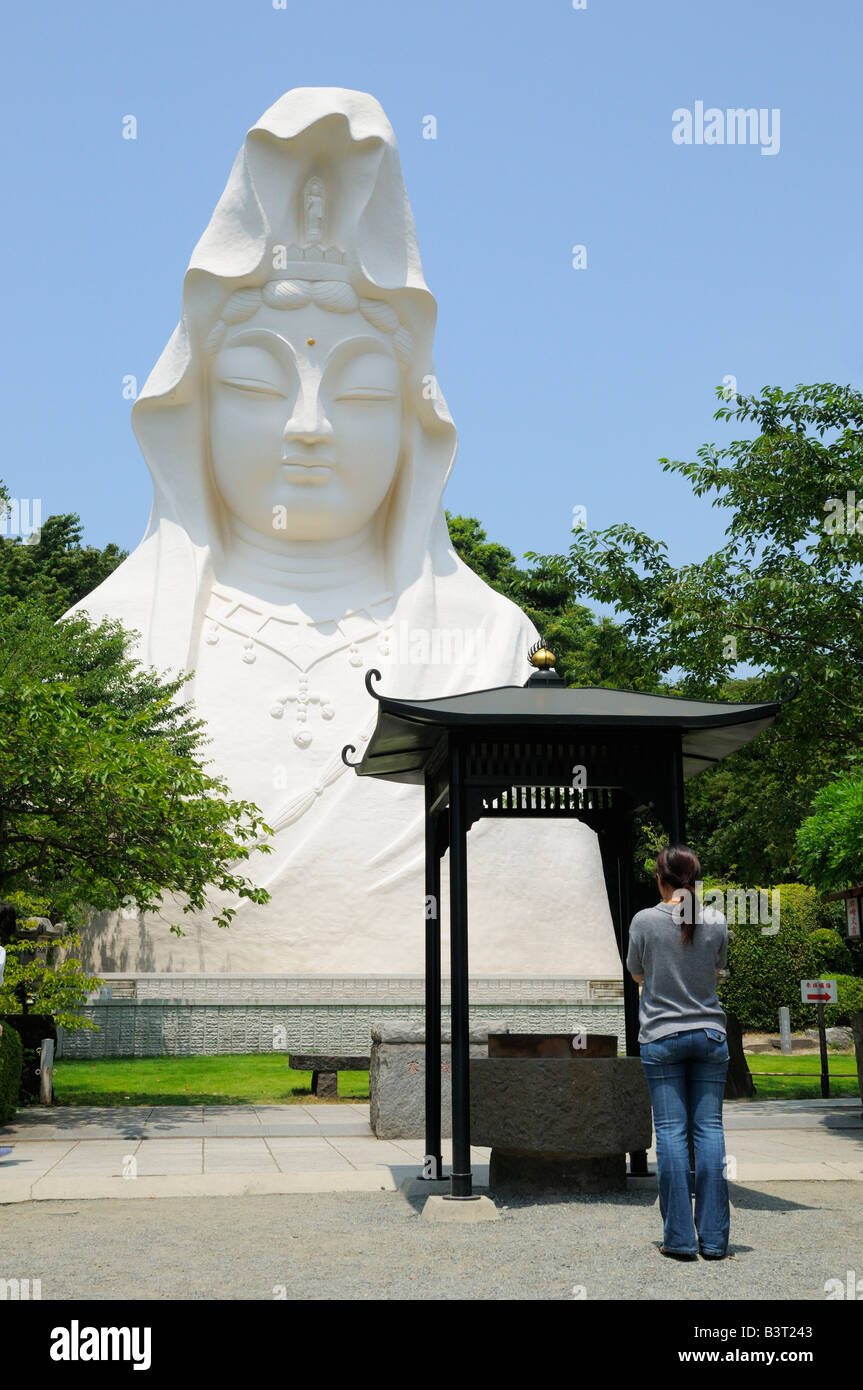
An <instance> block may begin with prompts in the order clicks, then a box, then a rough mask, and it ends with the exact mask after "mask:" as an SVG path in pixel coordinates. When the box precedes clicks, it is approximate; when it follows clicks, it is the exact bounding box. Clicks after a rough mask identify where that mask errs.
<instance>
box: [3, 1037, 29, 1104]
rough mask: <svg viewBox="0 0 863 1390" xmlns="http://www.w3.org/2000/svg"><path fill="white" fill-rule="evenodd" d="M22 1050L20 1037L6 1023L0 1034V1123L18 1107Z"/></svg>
mask: <svg viewBox="0 0 863 1390" xmlns="http://www.w3.org/2000/svg"><path fill="white" fill-rule="evenodd" d="M23 1060H24V1050H23V1048H22V1046H21V1038H20V1036H19V1035H18V1033H16V1031H15V1029H14V1028H10V1027H9V1024H8V1023H4V1024H3V1034H2V1036H0V1124H5V1123H6V1121H7V1120H11V1119H12V1118H13V1116H14V1114H15V1111H16V1110H17V1108H18V1091H19V1089H20V1086H21V1067H22V1065H23Z"/></svg>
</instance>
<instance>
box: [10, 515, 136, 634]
mask: <svg viewBox="0 0 863 1390" xmlns="http://www.w3.org/2000/svg"><path fill="white" fill-rule="evenodd" d="M82 535H83V528H82V526H81V519H80V517H78V516H75V515H71V514H70V515H64V516H49V517H48V519H47V521H45V522H44V524H43V525H42V527H41V531H40V533H39V538H38V540H36V539H28V540H22V539H21V537H19V536H3V537H0V607H2V608H6V607H8V606H10V605H11V604H14V603H23V602H24V601H25V600H28V601H31V600H36V601H37V602H38V603H39V606H40V607H41V608H42V609H43V611H44V612H46V613H47V614H48V615H49V616H50V617H53V618H59V617H60V616H61V614H63V613H65V612H66V611H67V609H69V608H71V607H72V605H73V604H74V603H77V602H78V601H79V599H82V598H84V596H85V595H86V594H89V593H90V592H91V591H92V590H93V589H95V588H96V586H97V585H98V584H101V583H102V580H103V579H107V577H108V575H109V574H110V573H111V571H112V570H114V569H116V567H117V565H119V563H120V561H121V560H124V559H125V558H126V552H125V551H123V550H120V549H119V547H118V546H116V545H114V544H113V543H112V544H110V545H107V546H106V547H105V549H104V550H98V549H96V548H95V547H94V546H85V545H82V544H81V538H82Z"/></svg>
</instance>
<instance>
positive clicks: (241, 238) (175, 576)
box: [78, 87, 536, 696]
mask: <svg viewBox="0 0 863 1390" xmlns="http://www.w3.org/2000/svg"><path fill="white" fill-rule="evenodd" d="M314 176H318V177H320V178H322V180H323V182H324V187H325V189H326V191H327V241H328V243H330V244H333V245H336V246H338V247H339V248H341V250H343V251H344V252H345V253H346V259H347V261H348V264H349V265H350V266H351V267H352V269H353V272H354V275H355V276H356V277H357V278H356V280H355V281H354V284H355V288H358V289H359V291H360V293H361V294H364V295H365V296H366V297H368V298H378V299H384V300H386V301H388V302H389V303H390V304H391V306H392V307H393V308H394V309H395V310H396V312H397V313H398V315H399V317H400V319H401V320H402V322H403V324H404V325H405V326H406V327H407V328H408V330H409V332H410V334H411V337H412V340H413V352H412V356H411V365H410V366H409V368H408V373H409V379H408V382H407V391H408V396H409V398H410V401H411V404H412V409H411V411H410V413H409V415H408V416H407V424H406V439H405V443H404V448H403V454H402V459H401V463H400V467H399V471H398V475H397V478H396V480H395V482H394V484H393V487H392V489H391V492H390V496H389V498H388V500H387V502H386V503H385V506H386V508H387V514H386V518H385V527H384V533H385V536H386V565H387V576H388V582H389V584H390V585H391V588H392V592H393V594H394V596H395V598H396V602H397V608H396V619H397V620H398V619H400V618H401V619H404V618H407V619H408V620H409V623H410V627H411V629H416V628H423V629H425V630H430V629H433V628H441V627H450V628H456V627H461V628H462V629H467V628H471V629H472V630H474V631H479V630H482V632H483V641H482V644H481V648H480V649H481V650H482V652H483V663H482V670H481V671H479V672H472V673H471V678H470V679H466V673H465V672H464V671H461V672H460V671H459V670H458V668H457V667H454V666H453V667H438V668H437V669H436V672H435V677H436V679H435V688H434V690H426V689H425V688H424V687H423V686H422V677H423V668H422V667H421V666H418V665H411V664H410V663H409V662H408V663H407V664H402V665H400V667H399V669H398V692H397V693H399V694H403V695H405V696H407V695H411V694H420V693H422V694H435V695H436V694H446V693H449V691H450V690H452V689H459V688H460V689H465V688H467V687H468V686H473V687H474V688H476V687H477V686H493V685H500V684H507V683H510V682H512V681H518V683H519V684H520V683H521V682H522V681H523V680H524V678H525V674H526V665H525V656H526V648H527V644H528V643H529V642H530V640H532V638H533V637H534V636H535V635H536V634H535V631H534V629H533V627H532V625H531V624H530V623H529V622H528V620H527V619H526V618H525V617H524V616H523V615H522V614H521V613H520V611H519V610H518V609H516V608H515V607H514V605H512V604H510V603H509V602H507V601H506V600H504V599H502V598H501V597H500V595H498V594H497V593H495V592H494V591H493V590H491V589H489V588H488V586H486V585H485V584H483V583H482V582H481V581H479V580H478V579H477V578H476V576H475V575H474V574H473V573H472V572H471V571H470V570H469V569H467V567H466V566H464V565H463V564H462V562H461V561H460V560H459V559H458V558H457V557H456V556H455V554H454V552H453V550H452V547H451V543H450V540H449V536H448V533H447V529H446V523H445V519H444V514H443V504H442V496H443V491H444V487H445V485H446V481H447V478H448V476H449V473H450V470H451V468H452V465H453V461H454V459H455V454H456V447H457V441H456V431H455V426H454V424H453V421H452V418H451V416H450V414H449V411H448V409H447V406H446V403H445V401H444V398H443V395H442V393H441V391H440V389H439V387H437V383H436V378H435V376H434V365H433V360H432V340H433V335H434V324H435V317H436V305H435V300H434V298H433V296H432V295H431V293H430V292H429V290H428V287H427V286H426V283H425V280H424V278H423V271H422V265H421V262H420V256H419V249H418V246H417V239H416V231H415V227H414V221H413V215H412V213H411V208H410V204H409V202H408V197H407V192H406V189H405V186H404V181H403V178H402V171H401V164H400V160H399V155H398V150H397V147H396V142H395V136H394V134H393V131H392V128H391V126H390V124H389V121H388V120H387V118H386V116H385V114H384V112H383V110H382V108H381V106H380V105H379V103H378V102H377V101H376V100H375V99H374V98H373V97H371V96H369V95H367V94H366V93H363V92H352V91H346V90H343V89H341V88H315V87H312V88H297V89H295V90H294V91H291V92H288V93H287V94H286V95H285V96H283V97H281V98H280V100H279V101H277V102H276V103H275V105H273V106H271V107H270V109H269V110H268V111H266V112H265V113H264V115H263V116H262V117H261V119H260V120H259V121H258V122H257V124H256V125H255V126H254V127H253V128H252V129H251V130H250V131H249V133H248V135H247V137H246V140H245V143H244V145H243V147H242V149H241V150H240V152H239V154H238V156H237V158H236V160H235V162H234V166H233V169H232V170H231V174H230V177H229V179H228V183H227V186H226V188H225V191H224V192H223V194H222V196H221V198H220V199H219V202H218V204H217V206H216V209H215V211H214V213H213V216H212V218H211V219H210V223H209V225H208V227H207V229H206V231H205V232H204V234H203V236H202V237H201V239H200V241H199V242H198V244H197V246H196V247H195V250H194V252H193V254H192V257H191V260H190V262H189V267H188V270H187V271H186V275H185V279H184V283H183V301H182V317H181V320H180V323H179V324H178V326H177V328H176V330H175V331H174V333H173V335H172V337H171V339H170V341H169V343H168V345H167V347H166V348H165V350H164V352H163V353H162V355H161V357H160V358H159V361H158V362H157V363H156V366H155V367H154V369H153V371H152V372H151V374H150V376H149V378H148V379H147V382H146V384H145V385H144V387H143V389H142V391H141V394H140V396H139V398H138V400H137V402H136V404H135V406H134V409H133V412H132V420H133V425H134V429H135V433H136V435H137V437H138V441H139V443H140V446H141V449H142V452H143V454H144V457H145V459H146V461H147V465H148V467H149V469H150V472H151V474H152V477H153V482H154V500H153V507H152V512H151V515H150V521H149V526H148V529H147V532H146V535H145V536H144V539H143V540H142V542H141V544H140V545H139V546H138V547H137V549H136V550H135V551H134V552H133V554H132V555H130V557H129V558H128V559H127V560H126V561H125V562H124V563H123V564H122V565H121V566H120V567H119V568H118V570H116V571H115V572H114V574H113V575H111V576H110V577H109V578H108V579H107V580H106V581H105V583H103V584H102V585H101V586H100V587H99V588H98V589H97V590H96V591H95V592H94V593H93V594H91V595H88V596H87V598H85V599H84V600H83V601H82V602H81V603H80V604H79V605H78V607H80V608H82V609H86V610H87V611H89V612H90V613H91V614H92V615H93V616H96V617H98V616H102V615H103V614H106V615H110V616H112V617H117V618H120V619H121V620H122V621H123V622H124V624H125V625H126V626H127V627H128V628H131V629H134V630H136V631H138V632H139V633H141V635H142V639H143V641H142V647H141V652H140V654H141V656H142V657H143V659H144V660H145V661H147V662H148V663H151V664H152V665H154V666H156V667H157V668H158V669H160V670H180V669H184V670H191V669H194V667H195V664H196V663H195V656H196V652H197V650H198V645H199V641H200V636H201V629H202V624H203V621H204V612H205V609H206V606H207V602H208V596H209V590H210V582H211V578H212V573H213V566H214V564H216V563H217V562H218V558H219V553H220V548H221V547H222V545H223V543H224V525H225V523H224V518H223V515H222V506H221V503H220V501H219V499H218V495H217V493H216V490H215V487H214V485H213V483H212V479H211V473H210V465H209V459H208V450H207V430H206V395H205V384H204V383H205V373H204V370H203V367H202V361H201V349H202V345H203V344H204V343H205V341H206V338H207V335H208V333H209V332H210V330H211V329H212V328H213V326H214V324H215V323H216V322H217V321H218V319H219V316H220V313H221V310H222V308H223V307H224V304H225V303H226V301H227V299H228V298H229V297H230V295H231V294H232V293H233V292H234V291H235V290H238V289H241V288H245V287H248V286H253V285H257V286H260V285H263V284H264V283H265V282H266V281H267V280H269V279H272V278H274V270H273V261H272V251H273V247H274V246H290V245H291V244H292V243H294V242H297V243H301V242H302V227H301V225H300V223H301V217H302V207H303V190H304V188H305V187H306V185H307V183H308V180H309V179H310V178H312V177H314ZM275 273H276V274H277V272H275ZM430 383H431V385H430ZM425 679H426V682H427V680H428V672H426V673H425ZM393 693H396V692H395V691H394V692H393Z"/></svg>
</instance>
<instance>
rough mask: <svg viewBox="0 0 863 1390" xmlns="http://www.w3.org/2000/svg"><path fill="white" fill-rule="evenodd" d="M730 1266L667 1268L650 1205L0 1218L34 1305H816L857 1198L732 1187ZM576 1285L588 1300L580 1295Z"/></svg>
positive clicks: (781, 1187) (81, 1208)
mask: <svg viewBox="0 0 863 1390" xmlns="http://www.w3.org/2000/svg"><path fill="white" fill-rule="evenodd" d="M732 1200H733V1210H732V1224H731V1237H732V1241H731V1251H732V1255H733V1258H731V1259H728V1260H725V1261H716V1262H713V1263H707V1262H705V1261H702V1260H699V1261H698V1262H697V1263H691V1264H682V1263H678V1262H676V1261H673V1260H664V1259H662V1257H661V1256H660V1255H659V1254H658V1251H657V1247H658V1244H659V1241H660V1239H661V1225H660V1219H659V1208H658V1203H657V1197H656V1193H655V1191H648V1190H641V1191H633V1192H631V1193H627V1194H625V1195H623V1194H622V1195H621V1196H619V1197H603V1198H598V1197H594V1198H588V1197H581V1198H568V1197H567V1198H557V1199H554V1200H549V1199H546V1200H536V1199H530V1200H527V1199H525V1200H520V1201H513V1202H512V1203H511V1205H509V1206H507V1207H506V1208H504V1209H503V1211H502V1217H501V1220H500V1221H498V1222H492V1223H486V1224H482V1225H476V1226H461V1225H459V1226H451V1225H438V1224H432V1223H427V1222H423V1221H422V1220H421V1219H420V1216H419V1212H420V1209H421V1202H419V1201H414V1200H410V1201H409V1200H408V1199H406V1198H405V1197H404V1196H403V1195H402V1194H400V1193H392V1192H383V1191H381V1192H380V1193H359V1192H351V1193H326V1194H315V1195H303V1196H293V1195H292V1196H262V1197H211V1198H190V1199H181V1198H162V1199H158V1200H146V1201H145V1200H139V1201H116V1200H107V1199H106V1200H97V1201H87V1202H77V1203H76V1202H73V1201H68V1202H29V1203H21V1204H10V1205H7V1206H3V1207H0V1251H2V1254H0V1261H2V1268H0V1278H7V1279H8V1278H16V1277H17V1278H19V1279H23V1278H28V1277H29V1278H31V1279H32V1278H41V1280H42V1298H43V1299H65V1298H74V1299H139V1298H144V1299H182V1300H194V1299H209V1298H215V1299H273V1298H276V1297H287V1298H288V1299H304V1300H308V1299H330V1298H332V1299H351V1300H353V1299H503V1300H508V1299H543V1300H545V1299H551V1300H562V1299H566V1300H569V1299H572V1298H573V1297H577V1296H580V1297H586V1298H588V1299H684V1300H685V1299H701V1298H708V1299H717V1300H728V1299H732V1300H733V1299H750V1298H752V1299H816V1300H823V1299H824V1297H825V1294H824V1283H825V1281H826V1280H827V1279H835V1278H838V1279H842V1280H843V1281H845V1279H846V1276H847V1271H848V1270H849V1269H853V1270H855V1271H856V1277H857V1278H861V1277H863V1188H861V1185H860V1184H859V1183H850V1182H828V1183H825V1182H821V1183H818V1182H800V1183H792V1182H782V1183H763V1184H758V1185H757V1186H752V1185H748V1186H747V1187H746V1188H743V1187H735V1188H734V1189H733V1199H732ZM579 1288H583V1290H584V1293H583V1294H577V1293H575V1292H574V1291H575V1290H576V1289H579Z"/></svg>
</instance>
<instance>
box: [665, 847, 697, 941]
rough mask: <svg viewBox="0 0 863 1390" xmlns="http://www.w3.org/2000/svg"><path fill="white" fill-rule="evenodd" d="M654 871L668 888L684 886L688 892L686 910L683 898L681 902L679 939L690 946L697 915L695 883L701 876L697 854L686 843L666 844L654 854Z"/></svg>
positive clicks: (693, 938)
mask: <svg viewBox="0 0 863 1390" xmlns="http://www.w3.org/2000/svg"><path fill="white" fill-rule="evenodd" d="M656 872H657V874H658V875H659V877H660V878H661V880H662V882H663V883H667V884H668V886H669V887H670V888H685V889H686V891H687V892H688V893H689V897H690V901H689V904H688V910H687V903H686V901H685V900H684V902H683V903H682V904H681V906H682V908H683V913H682V916H683V925H682V930H681V933H680V940H681V941H682V942H683V944H684V945H689V946H691V945H692V943H693V941H694V940H695V927H696V917H697V913H696V906H697V901H698V900H697V898H696V894H695V884H696V881H697V880H698V879H700V878H701V864H700V862H699V860H698V856H697V855H695V854H693V852H692V850H691V849H690V848H689V846H688V845H667V846H666V848H665V849H663V850H661V851H660V852H659V854H658V855H657V856H656Z"/></svg>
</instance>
